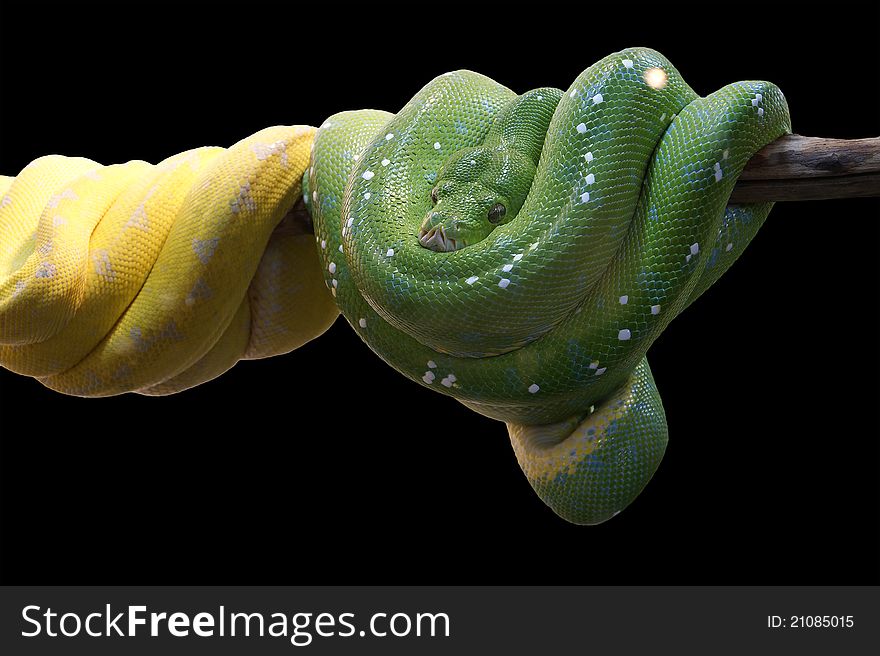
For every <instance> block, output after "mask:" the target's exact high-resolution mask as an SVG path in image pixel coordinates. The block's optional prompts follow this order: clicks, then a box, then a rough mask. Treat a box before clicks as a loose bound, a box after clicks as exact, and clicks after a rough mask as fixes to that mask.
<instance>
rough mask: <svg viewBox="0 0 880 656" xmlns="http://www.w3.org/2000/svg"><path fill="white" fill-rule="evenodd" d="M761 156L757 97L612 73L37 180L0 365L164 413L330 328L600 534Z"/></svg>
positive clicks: (743, 238)
mask: <svg viewBox="0 0 880 656" xmlns="http://www.w3.org/2000/svg"><path fill="white" fill-rule="evenodd" d="M789 132H790V120H789V114H788V107H787V105H786V102H785V99H784V97H783V95H782V93H781V92H780V91H779V89H778V88H777V87H776V86H774V85H773V84H770V83H768V82H759V81H749V82H737V83H734V84H730V85H727V86H725V87H723V88H722V89H720V90H719V91H716V92H715V93H712V94H710V95H709V96H707V97H704V98H701V97H699V96H698V95H697V94H696V93H695V92H694V91H693V90H692V89H691V88H690V87H689V86H688V85H687V84H686V83H685V82H684V80H683V79H682V77H681V76H680V74H679V73H678V71H677V70H676V69H675V68H674V67H673V66H672V65H671V64H670V63H669V62H668V61H667V60H666V59H665V58H664V57H663V56H662V55H661V54H660V53H658V52H656V51H653V50H650V49H646V48H630V49H626V50H623V51H621V52H618V53H615V54H612V55H610V56H608V57H605V58H604V59H602V60H600V61H599V62H597V63H596V64H594V65H593V66H591V67H590V68H588V69H587V70H585V71H584V72H583V73H581V75H580V76H578V78H577V79H576V80H575V81H574V82H573V84H572V85H571V86H570V87H569V88H568V89H566V90H564V91H563V90H559V89H553V88H542V89H535V90H532V91H529V92H527V93H524V94H521V95H518V94H516V93H514V92H513V91H511V90H509V89H507V88H506V87H504V86H502V85H501V84H499V83H497V82H494V81H493V80H491V79H489V78H487V77H484V76H482V75H479V74H477V73H474V72H470V71H466V70H462V71H455V72H451V73H446V74H444V75H441V76H439V77H437V78H436V79H434V80H433V81H431V82H430V83H428V84H427V85H426V86H425V87H424V88H423V89H422V90H421V91H419V92H418V93H417V94H416V95H415V96H414V97H413V98H412V100H411V101H410V102H409V103H408V104H407V105H406V106H405V107H404V108H403V109H401V110H400V111H399V112H398V113H397V114H389V113H387V112H382V111H375V110H360V111H348V112H342V113H339V114H336V115H334V116H331V117H329V118H328V119H327V120H326V122H325V123H324V124H323V125H322V126H321V127H320V128H319V129H317V130H315V129H314V128H309V127H305V126H298V127H276V128H268V129H266V130H263V131H261V132H259V133H257V134H256V135H252V136H251V137H248V138H247V139H244V140H243V141H241V142H239V143H238V144H236V145H235V146H233V147H231V148H229V149H228V150H227V149H222V148H200V149H195V150H192V151H187V152H186V153H181V154H179V155H176V156H174V157H171V158H169V159H168V160H165V161H164V162H161V163H160V164H158V165H150V164H147V163H145V162H137V161H135V162H129V163H127V164H123V165H118V166H106V167H104V166H100V165H99V164H97V163H95V162H92V161H90V160H87V159H82V158H67V157H60V156H49V157H44V158H40V159H38V160H35V161H34V162H32V163H31V164H30V165H29V166H28V167H26V168H25V169H24V170H23V171H22V172H21V173H20V174H19V175H18V176H17V177H15V178H2V179H0V193H2V192H5V195H4V196H3V197H2V200H0V344H2V346H0V363H2V364H3V366H5V367H7V368H9V369H11V370H14V371H17V372H20V373H23V374H27V375H31V376H34V377H36V378H38V379H39V380H41V382H43V383H44V384H45V385H47V386H49V387H51V388H52V389H55V390H58V391H60V392H64V393H68V394H76V395H81V396H106V395H111V394H119V393H123V392H128V391H136V392H140V393H146V394H157V395H158V394H169V393H174V392H177V391H180V390H183V389H186V388H188V387H191V386H193V385H196V384H199V383H201V382H204V381H206V380H210V379H211V378H214V377H215V376H217V375H219V374H220V373H222V372H223V371H225V370H226V369H228V368H229V367H231V366H232V365H233V364H235V362H236V361H238V360H239V359H242V358H256V357H266V356H268V355H274V354H278V353H284V352H287V351H290V350H292V349H294V348H296V347H297V346H300V345H301V344H302V343H304V342H306V341H308V340H309V339H312V338H314V337H316V336H318V335H320V334H321V333H322V332H323V331H324V330H326V328H327V327H329V325H330V324H331V323H332V322H333V320H334V319H335V318H336V316H337V314H338V313H339V312H341V313H342V314H343V315H344V316H345V318H346V319H347V321H348V322H349V323H350V324H351V326H352V328H353V329H354V330H355V331H356V332H357V334H358V335H359V336H360V337H361V339H362V340H363V341H364V342H365V343H366V344H367V345H368V346H369V347H370V348H371V349H372V350H373V351H374V352H375V353H377V354H378V355H379V356H380V357H381V358H382V359H383V360H384V361H385V362H387V363H388V364H389V365H391V366H392V367H393V368H394V369H396V370H397V371H399V372H400V373H401V374H403V375H404V376H406V377H407V378H409V379H410V380H412V381H414V382H416V383H418V384H420V385H423V386H425V387H427V388H429V389H431V390H434V391H437V392H440V393H442V394H445V395H447V396H451V397H453V398H455V399H456V400H458V401H460V402H461V403H463V404H464V405H466V406H467V407H469V408H471V409H472V410H474V411H476V412H478V413H480V414H483V415H485V416H488V417H491V418H493V419H497V420H499V421H503V422H505V423H506V424H507V428H508V432H509V434H510V440H511V443H512V444H513V448H514V451H515V454H516V457H517V459H518V461H519V463H520V465H521V467H522V469H523V471H524V473H525V474H526V477H527V478H528V480H529V482H530V483H531V485H532V487H533V488H534V489H535V491H536V492H537V493H538V495H539V496H540V497H541V498H542V499H543V500H544V501H545V502H546V503H547V504H548V505H549V506H550V507H551V508H552V509H553V510H554V511H555V512H556V513H557V514H559V515H560V516H562V517H563V518H565V519H567V520H568V521H571V522H574V523H578V524H596V523H599V522H603V521H605V520H607V519H609V518H610V517H612V516H614V515H615V514H617V513H618V512H620V510H622V509H623V508H624V507H626V506H627V505H628V504H629V503H630V502H632V500H633V499H634V498H635V497H636V496H637V495H638V494H639V492H640V491H641V490H642V489H643V488H644V486H645V485H646V484H647V483H648V481H649V480H650V478H651V476H652V475H653V473H654V471H655V470H656V469H657V467H658V465H659V463H660V460H661V458H662V457H663V453H664V451H665V447H666V442H667V435H668V431H667V425H666V419H665V415H664V411H663V406H662V403H661V400H660V396H659V394H658V391H657V387H656V385H655V383H654V380H653V377H652V375H651V370H650V367H649V366H648V363H647V360H646V358H645V353H646V351H647V350H648V348H649V347H650V345H651V344H652V342H653V341H654V340H655V339H656V338H657V337H658V335H660V333H661V332H662V331H663V330H664V329H665V327H666V326H667V325H668V324H669V322H670V321H671V320H672V319H673V318H675V316H677V315H678V314H679V313H680V312H681V311H682V310H684V308H686V307H687V306H688V305H689V304H690V303H691V302H693V301H694V300H695V299H696V298H697V297H698V296H699V295H700V294H702V292H703V291H705V290H706V289H707V288H708V287H709V286H710V285H711V284H712V283H713V282H714V281H715V280H717V279H718V277H719V276H721V275H722V274H723V273H724V272H725V271H726V270H727V268H728V267H730V265H731V264H732V263H733V262H734V261H735V260H736V259H737V257H738V256H739V255H740V254H741V253H742V252H743V250H744V249H745V248H746V246H747V245H748V243H749V242H750V240H751V239H752V237H753V236H754V235H755V233H756V232H757V230H758V229H759V228H760V226H761V225H762V223H763V222H764V220H765V219H766V217H767V215H768V213H769V211H770V209H771V207H772V204H770V203H762V204H753V205H728V198H729V197H730V193H731V191H732V189H733V186H734V184H735V182H736V180H737V177H738V176H739V174H740V172H741V171H742V169H743V167H744V166H745V164H746V162H747V161H748V160H749V158H750V157H751V156H752V155H753V154H754V153H756V152H757V151H758V150H759V149H761V148H762V147H763V146H765V145H766V144H768V143H770V142H771V141H773V140H775V139H776V138H778V137H779V136H781V135H783V134H786V133H789ZM300 195H302V198H303V200H304V202H305V204H306V207H307V208H308V213H309V215H310V217H311V220H312V221H313V226H314V235H312V234H311V233H309V232H307V231H305V230H303V229H302V224H301V223H297V222H294V221H291V220H290V218H289V217H290V216H291V215H290V214H288V210H290V208H291V207H292V206H293V205H294V203H295V202H296V200H297V199H298V198H299V197H300ZM316 245H317V248H316V247H315V246H316ZM316 251H317V258H316V257H315V252H316ZM322 276H323V285H322ZM390 402H391V403H393V400H392V401H390ZM463 430H466V429H463Z"/></svg>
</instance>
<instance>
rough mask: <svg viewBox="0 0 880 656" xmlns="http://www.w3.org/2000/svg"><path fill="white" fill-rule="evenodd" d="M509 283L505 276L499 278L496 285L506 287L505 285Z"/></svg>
mask: <svg viewBox="0 0 880 656" xmlns="http://www.w3.org/2000/svg"><path fill="white" fill-rule="evenodd" d="M509 284H510V280H508V279H507V278H502V279H501V280H499V281H498V286H499V287H501V289H507V286H508V285H509Z"/></svg>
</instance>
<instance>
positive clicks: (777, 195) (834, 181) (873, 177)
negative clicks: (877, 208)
mask: <svg viewBox="0 0 880 656" xmlns="http://www.w3.org/2000/svg"><path fill="white" fill-rule="evenodd" d="M864 196H880V137H874V138H871V139H823V138H820V137H802V136H800V135H797V134H789V135H786V136H784V137H780V138H779V139H777V140H776V141H774V142H773V143H771V144H769V145H768V146H766V147H765V148H764V149H762V150H761V151H760V152H758V153H757V154H756V155H755V156H754V157H752V159H750V160H749V162H748V164H746V167H745V169H744V170H743V172H742V175H741V176H740V178H739V180H737V182H736V187H734V189H733V194H731V196H730V202H731V203H754V202H762V201H786V200H826V199H834V198H856V197H864Z"/></svg>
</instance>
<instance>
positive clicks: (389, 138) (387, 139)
mask: <svg viewBox="0 0 880 656" xmlns="http://www.w3.org/2000/svg"><path fill="white" fill-rule="evenodd" d="M393 138H394V133H393V132H389V133H388V134H386V135H385V141H391V140H392V139H393Z"/></svg>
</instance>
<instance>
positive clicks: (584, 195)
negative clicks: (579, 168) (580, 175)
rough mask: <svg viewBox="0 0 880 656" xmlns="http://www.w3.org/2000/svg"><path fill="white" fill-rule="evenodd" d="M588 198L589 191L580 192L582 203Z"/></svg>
mask: <svg viewBox="0 0 880 656" xmlns="http://www.w3.org/2000/svg"><path fill="white" fill-rule="evenodd" d="M589 200H590V192H589V191H585V192H584V193H582V194H581V202H582V203H586V202H588V201H589Z"/></svg>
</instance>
